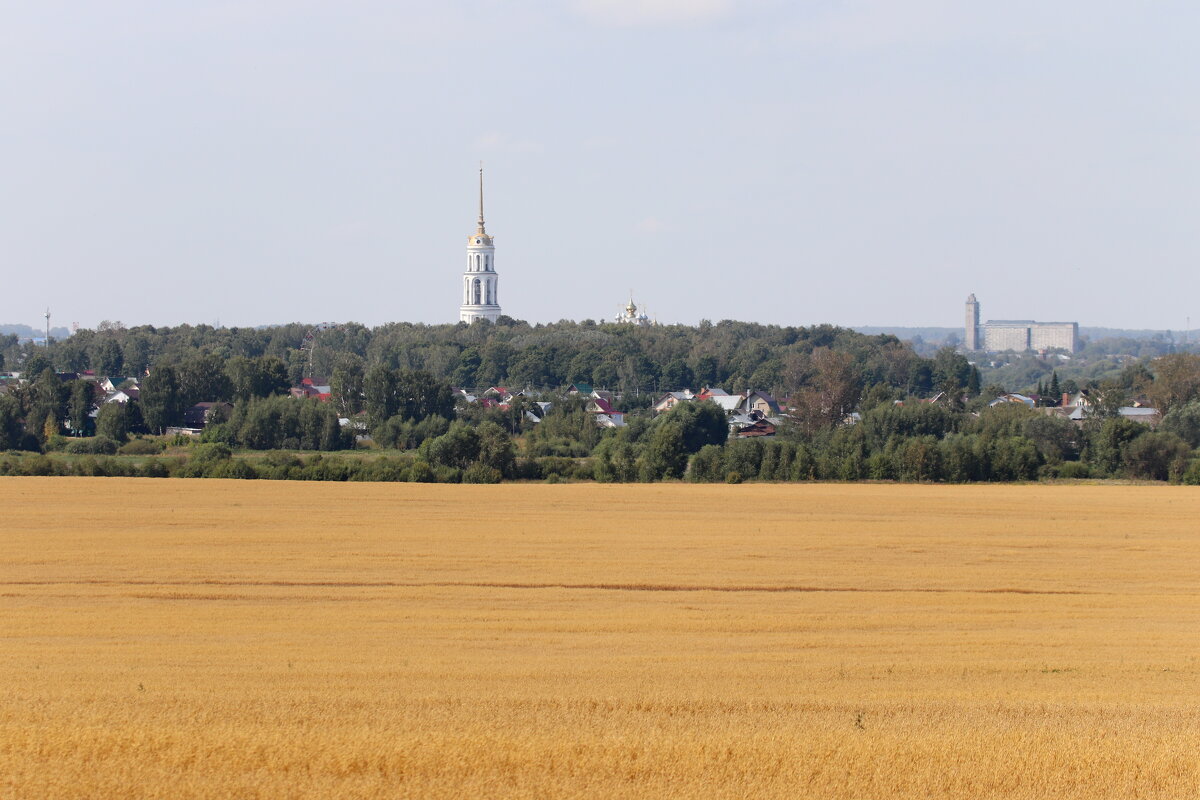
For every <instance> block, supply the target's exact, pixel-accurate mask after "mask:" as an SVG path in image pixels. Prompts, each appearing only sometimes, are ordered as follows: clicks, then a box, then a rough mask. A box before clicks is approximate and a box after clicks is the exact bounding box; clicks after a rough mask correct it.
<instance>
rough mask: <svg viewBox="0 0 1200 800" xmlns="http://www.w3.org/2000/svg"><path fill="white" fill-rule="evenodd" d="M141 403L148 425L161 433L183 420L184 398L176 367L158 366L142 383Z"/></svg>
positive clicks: (155, 431)
mask: <svg viewBox="0 0 1200 800" xmlns="http://www.w3.org/2000/svg"><path fill="white" fill-rule="evenodd" d="M139 404H140V405H141V407H142V417H143V419H145V421H146V427H148V428H149V429H150V430H151V432H153V433H158V434H161V433H162V432H163V431H164V430H166V429H167V428H168V427H170V426H172V425H179V424H180V423H181V422H183V410H184V405H183V398H182V396H181V395H180V393H179V378H178V376H177V375H176V373H175V369H174V367H170V366H166V365H163V366H156V367H155V368H154V369H152V370H151V371H150V374H149V375H147V376H146V379H145V380H144V381H142V384H141V396H140V398H139Z"/></svg>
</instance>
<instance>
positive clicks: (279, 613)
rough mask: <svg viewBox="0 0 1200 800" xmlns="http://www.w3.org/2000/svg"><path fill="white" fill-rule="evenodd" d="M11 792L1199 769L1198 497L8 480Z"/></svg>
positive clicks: (488, 788) (1168, 787) (625, 784)
mask: <svg viewBox="0 0 1200 800" xmlns="http://www.w3.org/2000/svg"><path fill="white" fill-rule="evenodd" d="M0 500H2V502H3V509H4V510H3V517H2V518H0V526H2V528H0V529H2V534H0V595H2V598H3V599H2V603H0V797H3V798H38V799H39V800H41V799H42V798H143V797H144V798H151V797H153V798H167V797H170V798H192V797H197V798H199V797H203V798H230V797H236V798H288V797H354V798H395V797H414V798H437V797H546V798H568V797H600V798H610V797H613V798H642V797H668V796H670V797H689V798H690V797H727V798H742V797H779V798H784V797H786V798H806V797H814V798H816V797H820V798H994V797H1005V798H1039V799H1040V798H1100V797H1104V798H1134V797H1137V798H1172V800H1175V799H1177V798H1192V797H1200V492H1198V491H1196V490H1194V489H1189V488H1186V487H1167V486H1046V485H1034V486H969V487H968V486H890V485H749V484H748V485H742V486H692V485H637V486H605V485H589V484H580V485H554V486H551V485H500V486H442V485H420V484H330V483H265V482H255V481H211V480H159V481H154V480H134V479H130V480H126V479H115V478H113V479H105V478H98V479H84V478H67V479H55V478H5V479H3V480H0Z"/></svg>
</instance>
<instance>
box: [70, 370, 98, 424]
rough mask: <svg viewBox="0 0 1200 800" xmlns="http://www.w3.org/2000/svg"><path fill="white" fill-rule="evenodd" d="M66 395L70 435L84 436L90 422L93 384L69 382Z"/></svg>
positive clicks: (93, 391) (93, 392) (93, 394)
mask: <svg viewBox="0 0 1200 800" xmlns="http://www.w3.org/2000/svg"><path fill="white" fill-rule="evenodd" d="M67 393H68V394H67V420H68V423H69V424H70V426H71V433H73V434H75V435H76V436H84V435H86V432H87V428H88V423H89V422H90V421H91V416H90V414H91V413H92V405H93V402H94V398H95V384H93V383H92V382H91V381H78V380H77V381H71V383H70V385H69V387H68V389H67Z"/></svg>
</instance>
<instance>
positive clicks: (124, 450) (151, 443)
mask: <svg viewBox="0 0 1200 800" xmlns="http://www.w3.org/2000/svg"><path fill="white" fill-rule="evenodd" d="M166 448H167V446H166V445H165V444H164V443H163V442H162V441H160V440H158V439H131V440H129V441H128V442H126V443H125V444H123V445H121V448H120V449H119V450H118V451H117V452H118V453H120V454H121V455H123V456H156V455H158V454H159V453H161V452H162V451H163V450H165V449H166Z"/></svg>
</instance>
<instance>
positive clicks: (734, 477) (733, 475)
mask: <svg viewBox="0 0 1200 800" xmlns="http://www.w3.org/2000/svg"><path fill="white" fill-rule="evenodd" d="M725 482H726V483H730V484H736V483H741V482H742V473H740V472H738V471H737V470H730V471H729V473H728V474H727V475H726V476H725Z"/></svg>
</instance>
